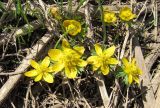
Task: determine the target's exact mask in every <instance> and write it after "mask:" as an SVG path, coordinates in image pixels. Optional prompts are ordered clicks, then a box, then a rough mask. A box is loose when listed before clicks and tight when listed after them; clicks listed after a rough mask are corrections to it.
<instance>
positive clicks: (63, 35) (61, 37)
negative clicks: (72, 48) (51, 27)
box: [54, 32, 68, 49]
mask: <svg viewBox="0 0 160 108" xmlns="http://www.w3.org/2000/svg"><path fill="white" fill-rule="evenodd" d="M67 34H68V32H65V33H64V34H62V35H61V36H60V38H59V39H58V41H57V42H56V44H55V46H54V49H56V48H57V46H58V44H59V43H60V41H61V40H62V39H63V37H65V36H66V35H67Z"/></svg>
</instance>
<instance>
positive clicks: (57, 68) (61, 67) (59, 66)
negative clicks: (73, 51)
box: [52, 62, 64, 72]
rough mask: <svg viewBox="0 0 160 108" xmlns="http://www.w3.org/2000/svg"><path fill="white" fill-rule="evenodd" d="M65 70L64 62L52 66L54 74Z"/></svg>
mask: <svg viewBox="0 0 160 108" xmlns="http://www.w3.org/2000/svg"><path fill="white" fill-rule="evenodd" d="M63 68H64V63H62V62H57V63H55V64H54V65H53V66H52V70H53V71H54V72H59V71H61V70H62V69H63Z"/></svg>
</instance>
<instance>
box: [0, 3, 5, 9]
mask: <svg viewBox="0 0 160 108" xmlns="http://www.w3.org/2000/svg"><path fill="white" fill-rule="evenodd" d="M0 9H1V10H2V11H5V7H4V4H3V3H2V2H1V1H0Z"/></svg>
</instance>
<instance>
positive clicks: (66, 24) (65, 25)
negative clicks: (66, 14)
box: [63, 20, 71, 28]
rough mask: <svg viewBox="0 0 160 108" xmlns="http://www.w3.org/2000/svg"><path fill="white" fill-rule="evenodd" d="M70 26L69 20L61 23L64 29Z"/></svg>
mask: <svg viewBox="0 0 160 108" xmlns="http://www.w3.org/2000/svg"><path fill="white" fill-rule="evenodd" d="M70 24H71V20H64V21H63V26H64V27H65V28H66V27H68V25H70Z"/></svg>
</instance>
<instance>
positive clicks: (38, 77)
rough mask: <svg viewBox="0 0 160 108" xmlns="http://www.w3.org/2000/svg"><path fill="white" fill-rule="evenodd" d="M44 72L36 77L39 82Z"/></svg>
mask: <svg viewBox="0 0 160 108" xmlns="http://www.w3.org/2000/svg"><path fill="white" fill-rule="evenodd" d="M42 76H43V73H41V74H39V75H38V76H36V77H35V79H34V81H35V82H38V81H40V80H41V79H42Z"/></svg>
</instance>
